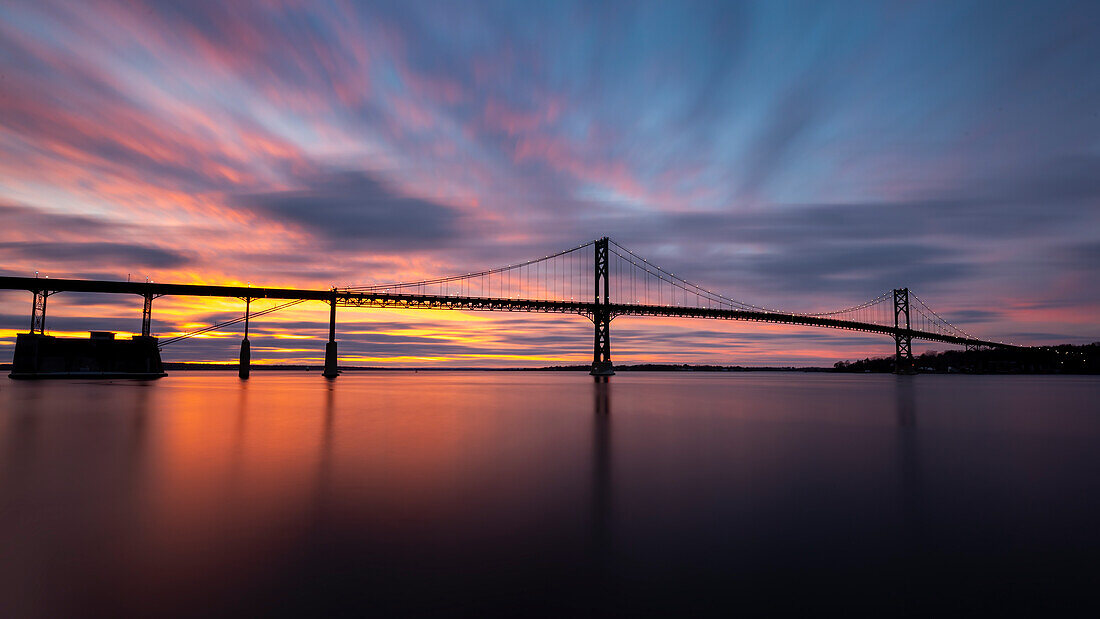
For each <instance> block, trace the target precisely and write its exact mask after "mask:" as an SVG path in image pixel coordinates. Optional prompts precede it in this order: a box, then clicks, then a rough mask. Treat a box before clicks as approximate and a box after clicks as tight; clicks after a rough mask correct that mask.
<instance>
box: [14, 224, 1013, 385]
mask: <svg viewBox="0 0 1100 619" xmlns="http://www.w3.org/2000/svg"><path fill="white" fill-rule="evenodd" d="M588 247H592V248H593V249H592V250H591V252H589V251H587V248H588ZM624 270H625V273H624ZM586 289H587V290H586ZM0 290H25V291H28V292H30V293H32V297H33V302H32V310H31V320H30V333H32V334H34V333H37V334H40V335H43V334H45V319H46V301H47V299H48V298H49V297H50V296H51V295H54V294H57V293H59V292H93V293H106V294H133V295H138V296H140V297H142V298H143V300H144V305H143V311H142V325H141V335H142V336H143V337H151V336H152V333H151V316H152V305H153V301H154V300H155V299H157V298H159V297H162V296H168V295H173V296H196V297H225V298H239V299H242V300H244V302H245V311H244V314H243V316H242V317H241V318H238V319H233V320H230V321H227V322H225V323H219V324H216V325H212V326H210V327H207V328H205V329H200V330H198V331H196V332H193V333H190V334H184V335H182V336H177V337H173V338H170V339H167V340H166V341H165V342H162V343H161V344H162V345H163V344H165V343H170V342H173V341H178V340H180V339H184V338H186V337H189V336H190V335H194V334H196V333H201V332H207V331H210V330H213V329H217V328H221V327H223V326H228V325H229V324H237V323H240V322H244V338H243V339H242V343H241V359H240V372H241V376H242V377H244V378H246V377H247V376H248V371H249V364H250V361H251V354H250V347H249V341H248V324H249V320H250V318H252V317H255V316H260V315H263V314H267V313H270V312H272V311H276V310H278V309H281V308H283V307H287V306H290V305H295V304H297V303H300V302H304V301H320V302H324V303H326V304H327V305H328V306H329V339H328V342H327V343H326V346H325V370H324V375H325V376H327V377H335V376H336V375H338V373H339V370H338V366H337V345H336V308H337V306H343V307H369V308H396V309H432V310H459V311H507V312H540V313H559V314H578V315H581V316H585V317H586V318H588V319H589V320H591V321H592V323H593V325H594V329H595V331H594V338H593V360H592V374H593V375H597V376H600V375H610V374H613V373H614V368H613V365H612V362H611V338H610V323H611V321H612V320H613V319H614V318H616V317H618V316H669V317H682V318H703V319H720V320H743V321H751V322H765V323H775V324H789V325H799V326H808V327H821V328H829V329H844V330H849V331H861V332H865V333H878V334H882V335H887V336H890V337H891V338H893V340H894V344H895V349H894V353H895V368H896V370H897V371H898V372H911V371H913V369H914V368H913V354H912V340H914V339H918V340H926V341H932V342H943V343H947V344H955V345H960V346H966V347H987V348H1013V347H1015V346H1013V345H1011V344H1006V343H1003V342H996V341H992V340H986V339H980V338H977V337H974V336H971V335H970V334H968V333H966V332H964V331H962V330H961V329H959V328H958V327H956V326H954V325H953V324H951V323H949V322H947V321H946V320H944V319H943V318H941V317H940V316H939V314H937V313H936V312H934V311H932V310H931V309H930V308H928V306H927V305H925V303H924V302H923V301H922V300H920V299H919V297H916V296H915V295H912V294H911V293H910V291H909V289H908V288H897V289H894V290H892V291H889V292H887V293H884V294H882V295H879V296H878V297H876V298H875V299H872V300H871V301H868V302H865V303H861V304H859V305H856V306H852V307H849V308H844V309H840V310H835V311H829V312H820V313H794V312H784V311H778V310H774V309H768V308H762V307H758V306H755V305H752V304H748V303H744V302H741V301H737V300H735V299H732V298H730V297H727V296H724V295H720V294H717V293H714V292H712V291H710V290H708V289H706V288H703V287H700V286H697V285H695V284H692V283H690V282H688V281H687V280H684V279H682V278H679V277H676V276H675V275H673V274H671V273H668V272H667V271H664V270H663V269H661V268H660V267H657V266H655V265H652V264H650V263H649V262H648V261H647V260H645V259H642V258H640V257H638V256H637V255H636V254H634V253H633V252H630V251H629V250H627V249H625V248H623V247H622V246H621V245H619V244H617V243H615V242H614V241H612V240H610V239H609V238H607V237H604V238H602V239H598V240H595V241H590V242H588V243H584V244H582V245H580V246H577V247H575V248H572V249H569V250H566V251H563V252H559V253H557V254H553V255H550V256H545V257H543V258H538V259H535V260H530V261H527V262H522V263H517V264H514V265H509V266H506V267H501V268H499V269H490V270H488V271H482V272H479V273H469V274H465V275H457V276H452V277H445V278H438V279H431V280H421V281H416V282H401V283H394V284H383V285H371V286H355V287H345V288H331V289H323V290H317V289H312V290H311V289H298V288H264V287H253V286H219V285H207V284H171V283H159V282H129V281H127V282H122V281H109V280H83V279H49V278H38V277H0ZM613 290H614V291H615V294H614V296H613V295H612V291H613ZM474 292H476V293H477V294H473V293H474ZM567 297H568V298H567ZM911 297H912V301H914V302H912V303H911ZM613 298H614V299H616V300H615V301H614V302H613V300H612V299H613ZM257 299H280V300H285V301H288V303H285V304H282V305H279V306H276V307H274V308H269V309H267V310H263V311H261V312H254V313H253V312H251V310H250V307H251V302H252V301H254V300H257ZM619 299H622V300H621V301H620V300H619Z"/></svg>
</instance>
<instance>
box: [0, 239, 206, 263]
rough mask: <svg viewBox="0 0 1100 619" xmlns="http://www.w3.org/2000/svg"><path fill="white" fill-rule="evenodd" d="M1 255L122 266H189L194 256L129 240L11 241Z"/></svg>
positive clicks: (54, 261) (3, 245)
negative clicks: (113, 241)
mask: <svg viewBox="0 0 1100 619" xmlns="http://www.w3.org/2000/svg"><path fill="white" fill-rule="evenodd" d="M0 256H3V257H5V258H8V259H16V258H17V259H19V260H29V261H31V262H34V261H41V262H42V263H43V264H50V265H58V264H60V265H65V266H67V267H72V266H74V265H77V264H84V263H87V262H89V261H90V262H93V263H98V264H103V263H107V264H115V265H119V266H120V267H128V266H135V267H155V268H162V269H168V268H176V267H181V266H184V265H187V264H189V263H190V262H191V258H190V257H189V256H187V255H186V254H184V253H181V252H177V251H172V250H168V249H161V248H158V247H149V246H147V245H134V244H129V243H107V242H93V243H49V242H33V241H31V242H7V243H0Z"/></svg>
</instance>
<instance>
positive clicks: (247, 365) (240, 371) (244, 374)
mask: <svg viewBox="0 0 1100 619" xmlns="http://www.w3.org/2000/svg"><path fill="white" fill-rule="evenodd" d="M251 305H252V299H251V298H245V300H244V338H243V339H242V340H241V363H240V365H239V366H238V367H237V376H239V377H241V378H248V375H249V372H250V370H251V369H252V347H251V345H250V344H249V343H248V310H249V306H251Z"/></svg>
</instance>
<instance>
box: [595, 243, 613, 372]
mask: <svg viewBox="0 0 1100 619" xmlns="http://www.w3.org/2000/svg"><path fill="white" fill-rule="evenodd" d="M607 241H608V238H607V237H606V236H605V237H603V238H602V239H600V240H598V241H596V243H595V244H594V247H595V252H596V256H595V261H594V263H593V264H595V266H596V268H595V275H596V306H595V309H594V310H593V311H592V324H593V325H594V326H595V328H596V333H595V339H594V342H593V346H592V371H591V372H589V374H591V375H592V376H613V375H614V374H615V368H614V366H613V365H611V310H609V309H608V307H607V306H608V304H610V302H611V284H610V283H609V279H610V278H609V270H608V257H607Z"/></svg>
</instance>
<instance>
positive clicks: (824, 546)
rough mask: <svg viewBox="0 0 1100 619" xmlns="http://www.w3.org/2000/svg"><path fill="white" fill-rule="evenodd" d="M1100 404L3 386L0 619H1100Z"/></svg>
mask: <svg viewBox="0 0 1100 619" xmlns="http://www.w3.org/2000/svg"><path fill="white" fill-rule="evenodd" d="M1098 401H1100V379H1098V378H1094V377H1093V378H1090V377H1003V376H990V377H977V376H917V377H894V376H879V375H824V374H801V373H744V374H703V373H700V374H690V373H688V374H683V373H675V374H672V373H670V374H664V373H661V374H649V373H638V374H628V373H624V374H620V375H619V376H615V377H613V378H612V379H611V382H610V383H609V384H596V383H595V382H593V381H592V379H591V378H590V377H589V376H587V375H584V374H580V373H552V372H447V373H444V372H422V373H411V372H408V373H406V372H384V373H383V372H379V373H360V374H346V375H344V376H342V377H340V378H339V379H338V380H336V381H335V382H334V383H329V382H326V381H325V380H323V379H322V378H321V377H320V376H318V375H316V374H310V373H284V372H254V373H253V378H252V379H251V380H250V381H248V382H242V381H239V380H238V379H237V377H236V376H235V374H231V373H220V372H219V373H214V372H195V373H183V372H176V373H174V374H173V375H172V376H170V377H169V378H167V379H164V380H161V381H157V382H151V383H144V382H128V381H115V382H112V383H106V382H81V381H66V382H16V381H9V380H6V379H5V380H4V381H2V382H0V605H2V606H0V615H3V616H5V617H18V616H63V615H72V616H91V615H113V616H120V615H147V616H148V615H155V616H165V615H173V616H175V615H181V616H214V615H242V614H244V615H254V614H281V613H295V614H321V613H328V612H330V611H348V612H351V613H355V614H363V613H365V612H368V611H379V612H380V613H382V614H384V615H388V616H395V615H410V614H411V615H416V614H432V615H434V614H468V615H474V616H477V615H484V614H487V613H497V612H500V613H506V614H512V615H519V616H530V615H539V616H578V615H588V614H607V615H613V614H619V615H623V616H635V615H638V614H648V613H665V614H699V613H702V612H704V611H707V612H719V613H723V614H726V613H727V612H732V611H738V610H743V609H745V608H747V607H760V606H763V607H765V608H767V609H771V610H799V609H802V610H806V609H811V610H816V609H821V608H823V607H829V606H843V607H845V608H849V609H855V610H869V611H872V612H884V613H891V614H904V613H906V612H910V613H912V614H917V613H921V612H925V611H928V610H936V609H948V608H950V609H957V608H958V607H959V606H960V605H961V606H963V607H970V608H982V607H1012V608H1014V609H1019V608H1020V607H1021V606H1023V607H1047V606H1050V605H1054V606H1055V607H1057V608H1059V609H1060V610H1061V611H1072V610H1081V609H1082V608H1083V606H1085V605H1090V604H1091V605H1096V604H1097V603H1096V599H1095V597H1091V596H1095V595H1096V593H1095V591H1096V590H1097V589H1096V585H1098V584H1100V406H1098V405H1097V402H1098Z"/></svg>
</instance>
